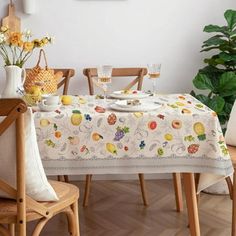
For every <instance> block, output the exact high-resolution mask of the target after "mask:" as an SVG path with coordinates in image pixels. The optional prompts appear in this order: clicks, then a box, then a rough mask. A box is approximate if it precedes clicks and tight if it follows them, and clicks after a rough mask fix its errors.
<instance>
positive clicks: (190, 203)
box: [183, 173, 201, 236]
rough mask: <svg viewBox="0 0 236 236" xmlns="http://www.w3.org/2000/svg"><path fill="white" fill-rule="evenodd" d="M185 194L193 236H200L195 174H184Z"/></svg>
mask: <svg viewBox="0 0 236 236" xmlns="http://www.w3.org/2000/svg"><path fill="white" fill-rule="evenodd" d="M183 183H184V192H185V196H186V203H187V209H188V219H189V225H190V233H191V236H200V235H201V234H200V226H199V217H198V206H197V198H196V188H195V180H194V174H193V173H183Z"/></svg>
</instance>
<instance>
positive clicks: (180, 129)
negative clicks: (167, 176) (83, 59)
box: [33, 94, 233, 235]
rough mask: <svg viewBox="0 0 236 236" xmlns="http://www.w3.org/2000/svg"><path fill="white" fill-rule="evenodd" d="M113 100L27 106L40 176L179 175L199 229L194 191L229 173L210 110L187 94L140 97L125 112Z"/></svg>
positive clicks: (88, 99)
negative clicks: (42, 173)
mask: <svg viewBox="0 0 236 236" xmlns="http://www.w3.org/2000/svg"><path fill="white" fill-rule="evenodd" d="M117 101H120V100H118V99H114V98H113V99H106V101H104V99H100V97H99V96H89V95H80V96H72V101H71V102H70V103H69V104H68V105H61V106H59V107H58V108H57V109H56V110H54V111H51V112H44V111H41V110H39V109H38V108H33V112H34V123H35V128H36V133H37V140H38V146H39V151H40V155H41V159H42V162H43V166H44V169H45V172H46V174H47V175H84V174H86V175H87V174H134V173H135V174H136V173H144V174H151V173H152V174H153V173H182V176H183V184H184V189H185V195H186V201H187V208H188V215H189V223H190V232H191V235H200V226H199V218H198V207H197V201H196V193H197V192H200V191H201V190H203V189H205V188H206V187H208V186H210V185H212V184H214V183H216V182H217V181H219V180H221V179H224V178H225V177H227V176H229V175H231V174H232V173H233V167H232V163H231V159H230V156H229V152H228V150H227V146H226V143H225V141H224V136H223V133H222V129H221V126H220V123H219V120H218V117H217V114H216V113H215V112H214V111H212V110H211V109H210V108H208V107H207V106H205V105H204V104H202V103H201V102H200V101H198V100H197V99H196V98H194V97H193V96H191V95H190V94H156V95H155V96H148V97H146V98H143V99H140V101H141V102H144V103H145V104H146V105H145V106H146V107H145V108H142V109H140V110H139V109H138V108H137V109H131V111H129V109H124V108H123V107H122V106H120V109H119V103H117ZM121 104H122V103H121ZM152 106H153V107H154V108H153V109H150V107H152ZM194 173H200V180H199V185H198V189H197V190H196V189H195V181H194Z"/></svg>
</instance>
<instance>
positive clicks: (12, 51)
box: [0, 26, 52, 68]
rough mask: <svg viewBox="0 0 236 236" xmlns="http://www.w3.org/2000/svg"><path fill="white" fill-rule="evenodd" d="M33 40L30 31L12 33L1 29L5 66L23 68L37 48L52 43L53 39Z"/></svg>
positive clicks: (6, 29) (5, 28)
mask: <svg viewBox="0 0 236 236" xmlns="http://www.w3.org/2000/svg"><path fill="white" fill-rule="evenodd" d="M31 38H32V34H31V32H30V30H26V31H25V32H11V31H10V30H9V29H8V28H7V27H4V26H3V27H1V28H0V55H1V56H2V58H3V60H4V62H5V66H10V65H15V66H18V67H20V68H22V67H23V65H24V64H25V62H26V61H27V60H28V59H29V58H30V56H31V55H32V53H33V51H34V49H35V48H41V47H44V46H45V45H47V44H49V43H52V38H51V37H49V36H46V37H43V38H42V39H33V40H32V39H31Z"/></svg>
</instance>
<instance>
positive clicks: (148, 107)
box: [109, 102, 162, 112]
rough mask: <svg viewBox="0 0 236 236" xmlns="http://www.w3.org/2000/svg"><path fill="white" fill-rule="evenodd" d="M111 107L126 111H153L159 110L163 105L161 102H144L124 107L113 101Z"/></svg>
mask: <svg viewBox="0 0 236 236" xmlns="http://www.w3.org/2000/svg"><path fill="white" fill-rule="evenodd" d="M109 106H110V108H111V109H113V110H116V111H126V112H139V111H140V112H141V111H153V110H157V109H159V108H161V107H162V105H161V104H154V103H151V102H149V103H148V102H143V103H141V105H138V106H127V107H122V106H120V105H118V104H116V103H111V104H110V105H109Z"/></svg>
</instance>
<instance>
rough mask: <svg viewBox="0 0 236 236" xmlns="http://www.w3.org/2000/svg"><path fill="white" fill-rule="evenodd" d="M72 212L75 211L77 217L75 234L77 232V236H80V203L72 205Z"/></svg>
mask: <svg viewBox="0 0 236 236" xmlns="http://www.w3.org/2000/svg"><path fill="white" fill-rule="evenodd" d="M72 211H73V213H74V217H75V232H76V235H75V236H80V232H79V207H78V201H76V202H74V203H73V204H72Z"/></svg>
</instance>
